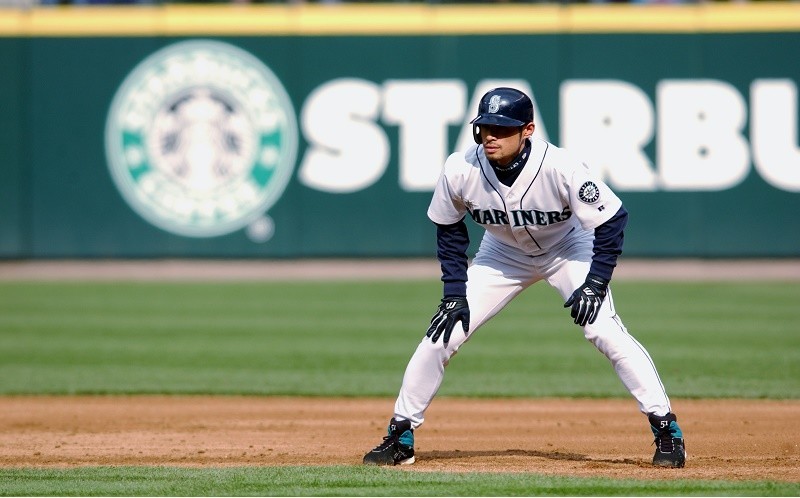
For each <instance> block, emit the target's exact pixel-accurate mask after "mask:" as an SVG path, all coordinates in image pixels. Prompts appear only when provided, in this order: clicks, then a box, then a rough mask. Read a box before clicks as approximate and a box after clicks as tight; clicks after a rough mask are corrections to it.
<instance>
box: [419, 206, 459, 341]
mask: <svg viewBox="0 0 800 498" xmlns="http://www.w3.org/2000/svg"><path fill="white" fill-rule="evenodd" d="M468 248H469V232H468V231H467V224H466V223H465V222H464V218H462V219H461V220H459V221H458V222H456V223H453V224H451V225H440V224H438V223H437V224H436V257H437V259H438V260H439V264H440V265H441V268H442V282H443V287H444V289H443V294H444V297H443V298H442V302H441V304H440V305H439V309H438V310H437V311H436V313H435V314H434V315H433V318H432V319H431V325H430V327H428V331H427V332H426V335H427V336H428V337H430V338H431V342H433V343H436V341H437V340H439V336H443V339H442V341H443V342H444V344H447V343H448V342H450V334H451V333H452V332H453V327H454V326H455V324H456V322H459V321H460V322H461V327H462V329H463V330H464V333H466V332H467V331H468V330H469V305H468V304H467V249H468Z"/></svg>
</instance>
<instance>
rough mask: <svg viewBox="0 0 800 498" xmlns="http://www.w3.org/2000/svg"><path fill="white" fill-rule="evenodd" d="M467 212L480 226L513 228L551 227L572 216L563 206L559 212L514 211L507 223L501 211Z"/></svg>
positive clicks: (504, 213)
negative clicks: (507, 226)
mask: <svg viewBox="0 0 800 498" xmlns="http://www.w3.org/2000/svg"><path fill="white" fill-rule="evenodd" d="M467 211H468V212H469V215H470V217H471V218H472V219H473V220H475V223H480V224H481V225H513V226H515V227H524V226H531V225H539V226H545V225H552V224H553V223H561V222H562V221H567V220H568V219H569V217H570V216H572V211H570V210H569V206H564V209H562V210H561V211H539V210H538V209H528V210H522V209H515V210H512V211H509V214H510V215H511V220H510V221H511V222H510V223H509V219H508V215H507V214H506V212H505V211H503V210H502V209H472V210H469V209H468V210H467Z"/></svg>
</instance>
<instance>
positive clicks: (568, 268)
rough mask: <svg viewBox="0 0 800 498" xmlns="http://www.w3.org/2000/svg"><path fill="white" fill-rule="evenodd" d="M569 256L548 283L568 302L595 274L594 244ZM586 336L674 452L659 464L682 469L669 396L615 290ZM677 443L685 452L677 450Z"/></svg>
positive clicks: (663, 443)
mask: <svg viewBox="0 0 800 498" xmlns="http://www.w3.org/2000/svg"><path fill="white" fill-rule="evenodd" d="M563 256H564V257H563V258H558V260H557V262H556V263H555V264H554V265H553V266H552V267H551V268H549V269H548V273H547V277H546V278H547V281H548V283H549V284H550V285H552V286H553V287H554V288H556V290H558V292H559V294H561V297H562V298H563V299H564V300H565V301H566V299H567V298H569V296H570V295H571V294H572V292H573V291H574V290H575V289H577V288H578V287H579V286H580V285H582V284H583V282H584V279H585V278H586V274H587V273H588V272H589V267H590V265H591V256H592V245H591V241H589V243H586V241H581V242H579V243H576V244H575V245H573V246H571V247H569V248H567V249H566V250H565V253H564V254H563ZM565 318H566V319H569V315H568V314H565ZM583 333H584V336H585V337H586V339H587V340H589V341H590V342H591V343H592V344H594V346H595V347H596V348H597V349H598V350H599V351H600V352H601V353H603V354H604V355H605V356H606V357H607V358H608V359H609V361H610V362H611V365H612V366H613V367H614V370H615V371H616V373H617V376H618V377H619V378H620V380H621V381H622V383H623V385H624V386H625V387H626V388H627V389H628V391H629V392H630V393H631V395H632V396H633V397H634V399H636V401H637V403H638V404H639V409H640V410H641V411H642V412H643V413H645V414H647V415H648V418H649V421H650V424H651V428H652V429H653V434H654V436H655V437H656V442H657V445H658V446H659V448H660V449H662V450H664V451H662V453H664V452H667V453H669V455H668V456H666V457H665V456H664V455H659V450H657V452H656V458H654V463H655V464H657V465H667V461H669V462H671V464H670V465H668V466H676V467H682V466H683V458H684V451H683V448H682V446H683V434H682V433H681V430H680V428H679V427H678V425H677V419H676V418H675V416H674V415H673V414H672V413H671V408H670V401H669V397H668V396H667V393H666V390H665V389H664V385H663V383H662V382H661V379H660V377H659V375H658V371H657V370H656V366H655V363H654V362H653V359H652V358H651V357H650V354H649V353H648V352H647V349H645V347H644V346H642V344H641V343H639V341H637V340H636V339H635V338H634V337H633V336H632V335H631V334H630V333H629V332H628V330H627V328H626V327H625V325H624V324H623V322H622V319H621V318H620V317H619V315H618V314H617V312H616V309H615V306H614V296H613V294H612V292H611V288H610V287H609V289H608V294H607V296H606V298H605V300H604V301H603V305H602V306H601V308H600V311H599V314H598V316H597V319H596V320H595V322H594V323H593V324H586V326H584V327H583ZM668 440H669V441H668ZM677 444H680V446H681V448H676V447H675V445H677Z"/></svg>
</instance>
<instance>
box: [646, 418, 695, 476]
mask: <svg viewBox="0 0 800 498" xmlns="http://www.w3.org/2000/svg"><path fill="white" fill-rule="evenodd" d="M647 418H648V420H649V421H650V429H651V430H652V431H653V437H654V438H655V439H654V441H653V444H655V445H656V453H655V455H653V465H654V466H656V467H672V468H680V467H683V466H684V464H685V463H686V447H685V446H684V444H683V433H682V432H681V428H680V427H678V418H677V417H676V416H675V415H674V414H672V413H667V414H666V415H664V416H663V417H659V416H658V415H656V414H654V413H651V414H649V415H648V416H647Z"/></svg>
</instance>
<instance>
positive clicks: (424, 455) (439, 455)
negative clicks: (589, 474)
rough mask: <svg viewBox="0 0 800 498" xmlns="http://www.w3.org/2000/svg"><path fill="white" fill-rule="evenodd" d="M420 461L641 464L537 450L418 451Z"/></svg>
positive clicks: (623, 459)
mask: <svg viewBox="0 0 800 498" xmlns="http://www.w3.org/2000/svg"><path fill="white" fill-rule="evenodd" d="M417 455H418V456H419V458H420V460H422V459H425V460H454V459H459V458H475V457H503V456H524V457H535V458H547V459H548V460H569V461H572V462H598V463H613V464H627V465H630V464H633V465H638V464H639V463H640V462H638V461H636V460H631V459H630V458H614V459H612V458H591V457H589V456H588V455H582V454H580V453H565V452H561V451H537V450H513V449H512V450H482V451H460V450H454V451H441V450H434V451H418V452H417Z"/></svg>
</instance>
